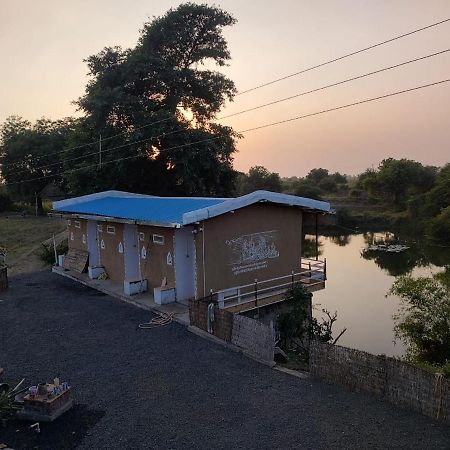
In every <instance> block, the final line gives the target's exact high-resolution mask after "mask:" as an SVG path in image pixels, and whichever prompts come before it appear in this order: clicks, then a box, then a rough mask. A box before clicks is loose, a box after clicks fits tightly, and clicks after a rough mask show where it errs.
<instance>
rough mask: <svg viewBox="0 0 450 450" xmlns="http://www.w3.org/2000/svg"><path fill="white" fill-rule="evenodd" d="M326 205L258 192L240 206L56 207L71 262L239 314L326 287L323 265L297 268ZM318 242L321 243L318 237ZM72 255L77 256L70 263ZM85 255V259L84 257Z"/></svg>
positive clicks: (125, 199)
mask: <svg viewBox="0 0 450 450" xmlns="http://www.w3.org/2000/svg"><path fill="white" fill-rule="evenodd" d="M331 212H332V211H331V208H330V205H329V203H326V202H322V201H317V200H312V199H307V198H302V197H296V196H292V195H286V194H278V193H273V192H268V191H256V192H253V193H251V194H248V195H244V196H242V197H238V198H192V197H184V198H181V197H154V196H149V195H140V194H131V193H126V192H118V191H106V192H101V193H97V194H91V195H85V196H82V197H77V198H72V199H68V200H62V201H57V202H54V204H53V215H56V216H61V217H65V218H66V219H67V223H68V230H69V254H68V260H71V261H72V262H73V260H74V259H75V260H77V258H78V259H79V258H81V260H82V262H81V265H80V262H79V261H78V262H76V264H75V266H74V267H78V270H79V271H83V270H84V271H86V270H88V272H89V276H90V277H91V278H97V277H98V276H99V275H100V274H101V273H102V272H104V271H105V272H106V273H107V274H108V277H109V278H110V279H111V280H113V281H115V282H117V283H121V284H123V288H124V292H125V293H127V294H133V293H135V292H143V291H148V292H149V295H151V294H154V295H155V301H158V303H159V302H164V301H171V300H172V301H177V302H180V303H187V302H188V300H189V299H201V298H204V297H208V296H210V297H212V296H214V298H215V299H216V300H217V301H218V303H219V306H220V307H221V308H231V309H233V308H234V309H235V310H242V309H246V308H250V307H255V305H256V306H258V307H259V306H261V305H264V304H267V303H271V302H273V301H274V300H273V299H274V298H276V296H277V295H278V296H279V294H280V293H281V292H284V291H285V290H286V289H287V287H288V286H290V285H291V284H292V282H297V281H301V282H303V283H307V284H308V285H309V286H310V287H311V289H318V288H322V287H324V282H325V278H326V262H324V261H319V260H318V258H317V255H316V259H315V260H306V259H305V258H302V234H303V227H304V224H305V223H306V222H310V223H312V224H313V225H314V224H315V227H316V230H317V224H318V223H319V221H320V219H321V217H323V216H325V215H328V214H330V213H331ZM316 236H317V235H316ZM74 255H75V256H74ZM80 255H81V256H80Z"/></svg>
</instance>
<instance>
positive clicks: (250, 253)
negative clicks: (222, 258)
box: [225, 230, 280, 275]
mask: <svg viewBox="0 0 450 450" xmlns="http://www.w3.org/2000/svg"><path fill="white" fill-rule="evenodd" d="M277 240H278V231H277V230H271V231H262V232H260V233H252V234H244V235H242V236H238V237H237V238H235V239H231V240H228V241H226V242H225V243H226V245H227V246H228V247H229V249H230V257H229V260H228V264H229V265H231V266H232V271H233V274H234V275H239V274H241V273H244V272H253V271H254V270H259V269H264V268H266V267H267V265H268V261H269V260H270V259H275V258H278V257H279V256H280V252H279V251H278V249H277V245H276V241H277Z"/></svg>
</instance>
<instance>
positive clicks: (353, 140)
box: [0, 0, 450, 176]
mask: <svg viewBox="0 0 450 450" xmlns="http://www.w3.org/2000/svg"><path fill="white" fill-rule="evenodd" d="M179 3H180V2H177V1H164V0H152V1H148V0H146V1H144V0H134V1H129V2H123V1H119V0H95V1H92V0H89V1H87V0H77V1H69V0H40V1H39V2H37V1H34V0H27V1H24V0H22V1H21V0H0V51H1V55H2V61H3V64H2V70H1V71H0V86H1V91H0V121H3V120H4V119H5V118H6V117H7V116H8V115H12V114H17V115H21V116H23V117H25V118H27V119H30V120H35V119H36V118H39V117H41V116H44V115H45V116H47V117H50V118H52V119H57V118H60V117H63V116H68V115H73V114H74V113H75V108H74V106H73V105H72V104H71V101H72V100H75V99H76V98H77V97H79V96H80V95H81V94H82V93H83V90H84V86H85V83H86V81H87V78H86V71H87V70H86V65H85V63H83V61H82V60H83V58H86V57H87V56H89V55H91V54H94V53H97V52H98V51H100V50H101V49H102V48H103V47H104V46H107V45H122V46H123V47H129V46H133V45H134V44H135V43H136V40H137V37H138V30H139V28H140V27H141V25H142V23H143V22H144V21H145V20H146V18H147V17H151V16H154V15H160V14H162V13H164V12H165V11H166V10H167V9H168V8H169V7H170V6H176V5H178V4H179ZM199 3H201V2H199ZM206 3H213V2H206ZM215 3H218V4H219V5H220V6H221V7H223V8H224V9H226V10H227V11H229V12H231V13H232V14H233V15H234V16H235V17H236V18H237V19H238V23H237V25H235V26H234V27H232V28H229V29H227V30H226V32H225V33H226V37H227V39H228V42H229V46H230V51H231V55H232V60H231V62H230V66H229V67H226V68H225V69H224V71H225V72H226V74H227V75H228V76H229V77H230V78H232V79H233V80H234V81H235V83H236V86H237V87H238V89H240V90H245V89H247V88H250V87H253V86H255V85H257V84H260V83H264V82H266V81H270V80H271V79H274V78H278V77H279V76H283V75H285V74H289V73H292V72H296V71H298V70H301V69H302V68H306V67H308V66H311V65H315V64H317V63H320V62H323V61H326V60H328V59H331V58H334V57H336V56H339V55H342V54H344V53H348V52H351V51H354V50H357V49H359V48H362V47H365V46H368V45H370V44H372V43H376V42H378V41H382V40H385V39H388V38H390V37H394V36H396V35H398V34H402V33H405V32H408V31H411V30H413V29H414V28H419V27H422V26H425V25H428V24H430V23H433V22H437V21H439V20H443V19H446V18H449V17H450V1H449V0H427V1H424V0H384V1H381V0H378V1H375V0H359V1H357V0H321V1H320V2H318V1H314V0H310V1H300V0H297V1H295V0H279V1H277V2H275V1H268V0H264V1H263V0H259V1H239V0H223V1H219V2H215ZM446 48H450V23H447V24H444V25H441V26H439V27H436V28H434V29H431V30H427V31H423V32H421V33H419V34H416V35H414V36H412V37H407V38H405V39H402V40H400V41H397V42H394V43H392V44H387V45H385V46H382V47H379V48H377V49H375V50H373V51H370V52H367V53H364V54H361V55H358V56H355V57H352V58H349V59H346V60H344V61H341V62H338V63H336V64H332V65H329V66H327V67H324V68H322V69H318V70H315V71H312V72H309V73H307V74H304V75H302V76H299V77H295V78H292V79H289V80H286V81H284V82H280V83H277V84H275V85H272V86H270V87H267V88H263V89H260V90H257V91H255V92H252V93H248V94H245V95H242V96H239V97H236V99H235V101H234V103H232V104H230V105H228V106H227V108H226V110H225V111H223V112H222V115H225V114H229V113H233V112H236V111H240V110H243V109H246V108H249V107H253V106H256V105H259V104H261V103H266V102H268V101H272V100H274V99H277V98H281V97H285V96H289V95H293V94H295V93H297V92H301V91H304V90H308V89H313V88H315V87H319V86H321V85H324V84H329V83H333V82H336V81H339V80H341V79H344V78H348V77H351V76H355V75H358V74H362V73H364V72H368V71H371V70H376V69H378V68H382V67H384V66H388V65H392V64H396V63H398V62H401V61H404V60H408V59H413V58H416V57H419V56H423V55H426V54H428V53H433V52H436V51H440V50H444V49H446ZM449 77H450V54H445V55H442V56H437V57H435V58H432V59H429V60H426V61H423V62H418V63H415V64H412V65H408V66H406V67H403V68H400V69H396V70H394V71H389V72H386V73H384V74H379V75H374V76H372V77H370V78H366V79H363V80H359V81H356V82H354V83H351V84H347V85H344V86H341V87H336V88H331V89H327V90H326V91H323V92H321V93H315V94H311V95H308V96H305V97H301V98H298V99H295V100H292V101H289V102H285V103H282V104H279V105H277V106H274V107H269V108H265V109H262V110H259V111H255V112H251V113H248V114H244V115H240V116H237V117H233V118H230V119H229V120H226V121H225V120H224V121H223V123H227V124H230V125H232V126H233V127H234V128H235V129H236V130H242V129H246V128H250V127H253V126H258V125H261V124H265V123H269V122H275V121H278V120H283V119H286V118H289V117H293V116H298V115H301V114H308V113H311V112H314V111H318V110H322V109H326V108H331V107H334V106H339V105H341V104H345V103H351V102H353V101H356V100H360V99H364V98H369V97H374V96H378V95H383V94H386V93H388V92H391V91H396V90H401V89H406V88H409V87H413V86H416V85H420V84H426V83H429V82H434V81H438V80H441V79H445V78H449ZM449 117H450V83H448V84H445V85H441V86H438V87H431V88H428V89H426V90H423V91H419V92H415V93H408V94H405V95H401V96H398V97H395V98H391V99H387V100H384V101H381V102H378V103H370V104H367V105H362V106H358V107H355V108H351V109H347V110H343V111H338V112H332V113H329V114H325V115H321V116H317V117H313V118H308V119H304V120H300V121H297V122H292V123H289V124H285V125H280V126H276V127H272V128H268V129H265V130H262V131H256V132H252V133H249V134H246V135H245V137H244V139H242V140H241V141H240V143H239V153H238V154H237V155H236V159H235V167H236V168H237V169H239V170H244V171H246V170H248V168H249V167H251V166H252V165H256V164H258V165H264V166H266V167H267V168H268V169H270V170H272V171H276V172H279V173H280V174H281V175H282V176H291V175H299V176H302V175H304V174H306V173H307V172H308V171H309V170H310V169H311V168H313V167H319V166H321V167H326V168H328V169H330V170H332V171H335V170H338V171H341V172H345V173H348V174H354V173H358V172H360V171H362V170H364V169H365V168H366V167H369V166H372V165H375V166H376V165H377V164H378V163H379V162H380V160H381V159H382V158H385V157H389V156H392V157H396V158H401V157H406V158H412V159H416V160H419V161H421V162H423V163H426V164H434V165H442V164H444V163H446V162H448V161H449V160H450V158H449V156H450V148H449V142H450V127H449V126H448V120H449Z"/></svg>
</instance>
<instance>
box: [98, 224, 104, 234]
mask: <svg viewBox="0 0 450 450" xmlns="http://www.w3.org/2000/svg"><path fill="white" fill-rule="evenodd" d="M97 231H98V232H99V233H103V225H97Z"/></svg>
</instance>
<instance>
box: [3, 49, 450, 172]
mask: <svg viewBox="0 0 450 450" xmlns="http://www.w3.org/2000/svg"><path fill="white" fill-rule="evenodd" d="M448 52H450V48H448V49H446V50H441V51H439V52H435V53H431V54H429V55H425V56H421V57H419V58H415V59H411V60H408V61H404V62H402V63H399V64H395V65H392V66H388V67H383V68H381V69H378V70H374V71H372V72H367V73H364V74H362V75H358V76H355V77H351V78H346V79H345V80H342V81H338V82H336V83H331V84H328V85H325V86H321V87H318V88H316V89H311V90H309V91H303V92H300V93H298V94H295V95H291V96H289V97H285V98H282V99H278V100H275V101H272V102H269V103H264V104H262V105H258V106H255V107H253V108H249V109H245V110H242V111H238V112H235V113H232V114H228V115H226V116H222V117H218V118H217V120H223V119H228V118H230V117H234V116H237V115H240V114H244V113H248V112H251V111H255V110H257V109H262V108H266V107H268V106H272V105H275V104H278V103H282V102H285V101H288V100H292V99H294V98H298V97H301V96H304V95H307V94H311V93H314V92H319V91H322V90H325V89H329V88H331V87H335V86H339V85H342V84H346V83H349V82H351V81H355V80H359V79H361V78H365V77H368V76H371V75H375V74H378V73H381V72H385V71H388V70H392V69H396V68H398V67H402V66H405V65H407V64H411V63H414V62H418V61H423V60H425V59H428V58H432V57H434V56H438V55H442V54H444V53H448ZM182 131H184V130H174V131H171V132H168V133H162V134H159V135H156V136H150V137H148V138H144V139H141V140H138V141H134V144H140V143H143V142H147V141H149V140H151V139H158V138H161V137H165V136H169V135H171V134H177V133H180V132H182ZM103 141H104V140H103V139H102V142H103ZM129 145H131V144H130V143H126V144H122V145H118V146H115V147H112V148H109V149H106V150H102V151H101V153H100V155H103V154H105V153H108V152H111V151H114V150H117V149H120V148H123V147H127V146H129ZM98 155H99V153H98V151H95V152H91V153H87V154H84V155H81V156H77V157H74V158H69V159H63V160H61V161H57V162H55V163H51V164H47V165H43V166H38V167H35V168H33V170H40V169H45V168H48V167H52V166H57V165H59V164H63V163H68V162H72V161H77V160H79V159H83V158H87V157H89V156H98ZM26 172H28V170H20V171H18V172H12V173H10V174H9V175H18V174H21V173H26Z"/></svg>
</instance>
